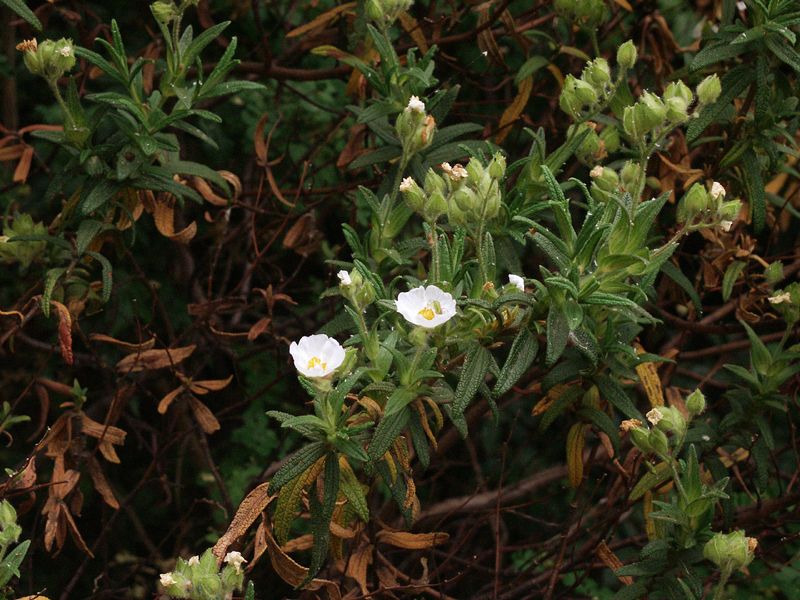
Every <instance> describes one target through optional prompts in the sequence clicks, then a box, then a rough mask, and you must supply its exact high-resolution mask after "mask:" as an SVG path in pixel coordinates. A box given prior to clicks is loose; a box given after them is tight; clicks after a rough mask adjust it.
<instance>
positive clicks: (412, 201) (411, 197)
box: [399, 177, 425, 213]
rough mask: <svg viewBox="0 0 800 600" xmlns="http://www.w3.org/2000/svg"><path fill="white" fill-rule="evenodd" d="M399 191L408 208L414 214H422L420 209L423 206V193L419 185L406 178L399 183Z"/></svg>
mask: <svg viewBox="0 0 800 600" xmlns="http://www.w3.org/2000/svg"><path fill="white" fill-rule="evenodd" d="M399 189H400V192H402V194H403V198H405V201H406V204H408V207H409V208H410V209H411V210H413V211H414V212H416V213H419V212H422V208H423V207H424V206H425V192H424V191H423V190H422V188H421V187H419V184H418V183H417V182H416V181H414V179H412V178H411V177H406V178H405V179H403V181H402V182H401V183H400V188H399Z"/></svg>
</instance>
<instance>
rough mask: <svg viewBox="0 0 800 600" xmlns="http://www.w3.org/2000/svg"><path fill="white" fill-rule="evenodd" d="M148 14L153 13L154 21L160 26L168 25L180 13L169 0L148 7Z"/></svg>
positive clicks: (162, 0) (161, 0) (160, 0)
mask: <svg viewBox="0 0 800 600" xmlns="http://www.w3.org/2000/svg"><path fill="white" fill-rule="evenodd" d="M150 12H152V13H153V17H155V19H156V21H158V22H159V23H161V24H162V25H169V24H170V23H171V22H172V20H173V19H174V18H175V17H177V16H178V15H179V14H180V12H179V11H178V7H177V6H175V3H174V2H172V1H171V0H159V1H158V2H153V4H151V5H150Z"/></svg>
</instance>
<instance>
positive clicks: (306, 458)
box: [269, 442, 325, 494]
mask: <svg viewBox="0 0 800 600" xmlns="http://www.w3.org/2000/svg"><path fill="white" fill-rule="evenodd" d="M323 454H325V444H324V443H323V442H313V443H311V444H309V445H308V446H305V447H304V448H301V449H300V450H298V451H297V452H295V453H294V454H292V456H291V457H290V458H289V460H287V461H286V463H284V465H283V466H282V467H281V468H280V469H278V472H277V473H275V476H274V477H273V478H272V481H270V484H269V491H270V492H271V493H273V494H274V493H275V492H277V491H278V490H279V489H281V488H282V487H283V486H284V485H286V484H287V483H289V482H290V481H292V480H293V479H294V478H295V477H297V476H299V475H300V474H301V473H302V472H303V471H305V470H306V469H307V468H308V467H310V466H311V465H312V464H314V462H316V460H317V459H318V458H319V457H320V456H322V455H323Z"/></svg>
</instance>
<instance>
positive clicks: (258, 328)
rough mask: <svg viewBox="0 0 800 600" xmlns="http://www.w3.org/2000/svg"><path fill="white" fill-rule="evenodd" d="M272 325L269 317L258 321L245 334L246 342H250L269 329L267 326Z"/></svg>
mask: <svg viewBox="0 0 800 600" xmlns="http://www.w3.org/2000/svg"><path fill="white" fill-rule="evenodd" d="M270 323H272V319H271V318H269V317H264V318H263V319H259V320H258V321H257V322H256V323H255V324H254V325H253V326H252V327H251V328H250V331H248V332H247V340H248V341H250V342H252V341H253V340H255V339H256V338H257V337H258V336H260V335H261V334H262V333H264V332H265V331H267V329H269V325H270Z"/></svg>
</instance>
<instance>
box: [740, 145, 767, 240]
mask: <svg viewBox="0 0 800 600" xmlns="http://www.w3.org/2000/svg"><path fill="white" fill-rule="evenodd" d="M742 167H743V168H744V183H745V186H746V187H747V196H748V201H749V203H750V215H751V216H752V219H753V229H755V231H756V233H758V232H759V231H761V230H762V229H763V228H764V221H765V219H766V214H767V197H766V194H765V193H764V179H763V178H762V177H761V165H760V164H759V162H758V157H757V156H756V153H755V152H754V151H753V150H748V151H747V152H745V153H744V154H742Z"/></svg>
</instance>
